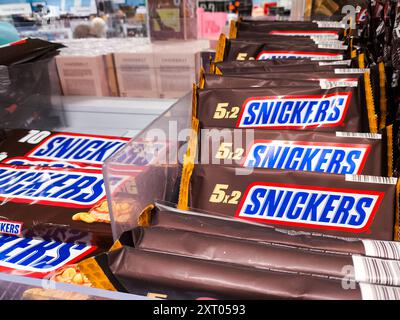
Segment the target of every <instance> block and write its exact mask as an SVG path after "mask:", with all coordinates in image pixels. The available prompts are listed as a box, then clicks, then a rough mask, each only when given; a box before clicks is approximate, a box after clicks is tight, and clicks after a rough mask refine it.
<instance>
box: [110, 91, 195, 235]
mask: <svg viewBox="0 0 400 320" xmlns="http://www.w3.org/2000/svg"><path fill="white" fill-rule="evenodd" d="M190 115H191V95H189V94H188V95H186V96H185V97H183V98H182V99H180V100H179V101H178V102H177V103H176V104H174V105H173V106H172V107H171V108H170V109H168V110H167V111H166V112H165V113H164V114H163V115H162V116H160V117H159V118H157V119H156V120H155V121H154V122H153V123H151V124H150V125H149V126H148V127H147V128H146V129H144V130H143V131H142V132H141V133H140V134H138V135H137V136H136V137H135V138H133V139H132V140H131V141H130V142H129V143H128V144H127V145H126V146H125V147H124V148H123V149H121V150H120V151H119V152H117V153H116V154H114V156H112V157H110V158H109V159H108V160H107V161H106V164H105V166H104V169H103V172H104V179H105V185H106V189H107V197H108V201H109V203H110V204H111V205H110V208H111V213H110V216H111V224H112V229H113V237H114V240H116V239H117V238H118V237H119V235H120V234H121V233H122V232H123V231H125V230H128V229H131V228H133V227H135V226H137V221H138V218H139V215H140V212H141V211H142V210H143V209H144V208H145V207H146V206H147V205H149V204H151V203H153V202H154V200H161V201H166V202H171V203H176V202H177V196H178V190H179V174H180V171H181V163H182V159H183V155H184V153H185V152H186V148H185V146H186V143H187V140H188V138H189V136H190V134H191V130H190V118H191V117H190Z"/></svg>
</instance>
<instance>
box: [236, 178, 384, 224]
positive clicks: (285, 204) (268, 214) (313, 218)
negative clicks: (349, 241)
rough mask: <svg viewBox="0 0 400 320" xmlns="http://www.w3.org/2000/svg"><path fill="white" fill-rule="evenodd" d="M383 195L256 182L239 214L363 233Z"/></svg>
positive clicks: (266, 220) (250, 217)
mask: <svg viewBox="0 0 400 320" xmlns="http://www.w3.org/2000/svg"><path fill="white" fill-rule="evenodd" d="M382 198H383V193H382V192H369V191H359V190H350V191H349V190H341V189H333V188H319V187H304V186H287V185H281V184H273V183H253V184H252V185H250V186H249V187H248V189H247V191H246V193H245V196H244V197H243V199H242V202H241V204H240V206H239V207H238V210H237V212H236V217H238V218H241V219H246V220H253V221H259V222H263V223H277V224H283V225H292V226H302V227H304V226H306V227H311V228H324V229H337V230H344V231H353V232H363V231H365V230H366V229H367V228H368V226H369V224H370V223H371V221H372V219H373V216H374V215H375V212H376V210H377V209H378V207H379V204H380V202H381V200H382Z"/></svg>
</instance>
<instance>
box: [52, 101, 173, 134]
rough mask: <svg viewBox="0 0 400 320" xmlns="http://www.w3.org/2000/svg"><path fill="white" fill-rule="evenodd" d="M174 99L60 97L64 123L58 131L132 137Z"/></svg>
mask: <svg viewBox="0 0 400 320" xmlns="http://www.w3.org/2000/svg"><path fill="white" fill-rule="evenodd" d="M175 102H176V100H174V99H139V98H114V97H82V96H66V97H63V111H64V115H65V122H66V125H65V126H62V127H60V128H57V130H59V131H74V132H80V133H92V134H105V135H115V136H122V135H126V133H127V132H128V134H129V136H130V137H132V136H134V135H135V134H137V133H138V132H140V131H141V130H142V129H144V128H145V127H146V126H147V125H148V124H150V122H151V121H153V120H154V119H155V118H157V117H158V116H159V115H160V114H161V113H163V112H164V111H165V110H167V109H168V108H169V107H170V106H171V105H172V104H173V103H175Z"/></svg>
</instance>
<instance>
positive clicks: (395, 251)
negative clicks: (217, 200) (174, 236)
mask: <svg viewBox="0 0 400 320" xmlns="http://www.w3.org/2000/svg"><path fill="white" fill-rule="evenodd" d="M144 215H145V216H147V218H146V219H142V221H147V223H140V224H139V225H140V226H144V227H148V226H151V227H159V228H170V229H175V230H184V231H190V232H196V233H201V234H209V235H214V236H221V237H225V238H233V239H239V240H248V241H254V242H257V243H266V244H271V245H273V244H278V245H282V246H289V247H301V248H304V249H307V250H310V251H316V252H325V253H335V254H342V255H349V254H357V255H362V256H368V257H373V258H383V259H391V260H400V243H399V242H393V241H379V240H366V239H364V240H362V239H357V238H343V237H335V236H328V235H324V234H322V233H316V232H310V231H294V230H286V229H282V228H279V227H274V226H272V225H264V224H260V223H254V222H249V221H245V220H237V219H234V218H230V217H219V216H215V215H208V214H204V213H198V212H193V211H182V210H178V209H175V208H173V207H169V206H165V205H161V204H159V205H157V206H156V207H155V208H154V209H153V210H152V211H151V212H148V213H146V214H144Z"/></svg>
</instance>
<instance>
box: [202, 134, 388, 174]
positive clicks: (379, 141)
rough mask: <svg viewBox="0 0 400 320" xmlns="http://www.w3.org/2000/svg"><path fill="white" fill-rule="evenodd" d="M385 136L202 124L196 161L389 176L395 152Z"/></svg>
mask: <svg viewBox="0 0 400 320" xmlns="http://www.w3.org/2000/svg"><path fill="white" fill-rule="evenodd" d="M386 137H387V136H386V135H382V134H371V133H354V132H314V131H299V132H294V131H291V130H279V131H277V130H269V131H266V130H247V129H226V128H225V129H220V128H211V129H204V130H203V131H202V133H201V136H200V137H199V140H200V142H199V163H210V164H218V165H225V166H226V165H232V166H235V167H243V168H265V169H284V170H298V171H314V172H321V173H335V174H364V175H375V176H392V174H393V173H392V168H393V152H389V147H390V146H391V144H392V143H393V140H391V141H390V143H388V142H387V138H386ZM391 139H393V137H391ZM389 170H390V172H389Z"/></svg>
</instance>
